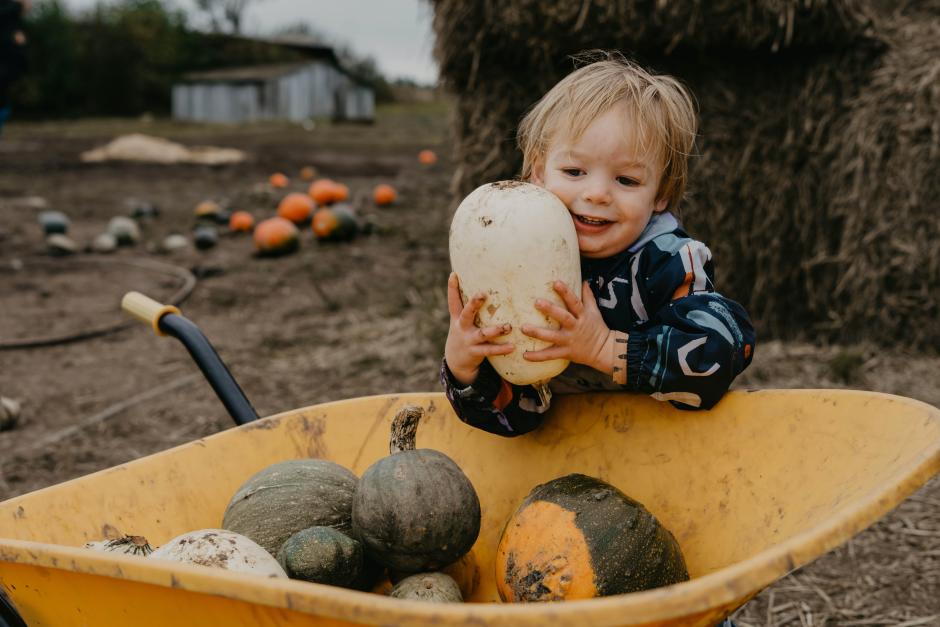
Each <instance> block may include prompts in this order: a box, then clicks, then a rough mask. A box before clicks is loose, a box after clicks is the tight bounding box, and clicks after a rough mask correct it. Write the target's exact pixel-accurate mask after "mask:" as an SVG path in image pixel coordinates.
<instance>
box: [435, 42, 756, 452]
mask: <svg viewBox="0 0 940 627" xmlns="http://www.w3.org/2000/svg"><path fill="white" fill-rule="evenodd" d="M695 134H696V114H695V106H694V104H693V101H692V98H691V96H690V95H689V93H688V92H687V91H686V89H685V88H684V87H683V86H682V85H681V84H680V83H679V82H678V81H676V80H675V79H673V78H671V77H668V76H663V75H653V74H650V73H649V72H647V71H645V70H643V69H642V68H640V67H639V66H637V65H636V64H634V63H632V62H629V61H627V60H625V59H623V58H620V57H613V58H608V59H606V60H601V61H597V62H594V63H591V64H589V65H585V66H583V67H581V68H580V69H577V70H575V71H574V72H572V73H571V74H569V75H568V76H567V77H565V78H564V79H562V80H561V81H560V82H559V83H558V84H557V85H555V86H554V87H553V88H552V89H551V90H550V91H549V92H548V93H547V94H546V95H545V96H544V97H543V98H542V99H541V100H540V101H539V102H538V103H536V104H535V105H534V107H533V108H532V109H531V110H530V111H529V112H528V114H527V115H526V116H525V118H524V119H523V120H522V123H521V125H520V128H519V146H520V148H521V149H522V152H523V169H522V178H523V179H524V180H527V181H529V182H531V183H535V184H537V185H541V186H543V187H545V188H546V189H548V190H550V191H551V192H553V193H554V194H555V195H557V196H558V197H559V198H560V199H561V200H562V202H564V204H565V206H566V207H567V208H568V210H569V211H570V212H571V218H572V220H573V221H574V226H575V230H576V231H577V235H578V247H579V249H580V251H581V275H582V279H583V281H584V282H583V284H582V286H581V288H582V289H581V293H580V294H575V293H572V292H571V290H569V289H568V287H567V286H566V285H565V284H564V283H562V282H561V281H558V282H556V283H555V285H554V288H555V291H556V292H557V293H558V294H559V296H560V297H561V298H562V300H563V302H564V303H565V307H560V306H557V305H554V304H552V303H549V302H547V301H542V300H539V301H536V302H535V303H534V304H533V305H534V307H535V308H536V309H538V310H539V311H540V312H542V313H544V314H545V315H547V316H549V317H551V318H552V319H554V320H556V321H557V322H558V323H560V328H559V329H557V330H552V329H549V328H540V327H533V326H529V325H526V326H523V327H522V329H521V331H522V332H523V333H524V334H525V335H528V336H530V337H533V338H538V339H541V340H545V341H547V342H550V343H551V346H549V347H548V348H545V349H543V350H538V351H532V352H527V353H526V354H525V355H524V357H525V358H526V359H528V360H531V361H545V360H549V359H561V358H563V359H568V360H570V362H571V363H570V365H569V367H568V368H567V369H566V370H565V371H564V372H563V373H561V374H560V375H558V376H557V377H555V378H554V379H552V381H551V382H550V383H549V390H550V391H551V392H555V393H572V392H582V391H589V390H619V391H636V392H643V393H646V394H649V395H650V396H652V397H653V398H656V399H659V400H663V401H670V402H671V403H672V404H673V405H675V406H676V407H680V408H687V409H691V408H696V409H708V408H710V407H712V406H713V405H715V403H717V402H718V400H719V399H720V398H721V397H722V395H723V394H724V393H725V392H726V391H727V389H728V387H729V386H730V385H731V382H732V381H733V380H734V378H735V377H736V376H737V375H738V374H739V373H741V372H742V371H743V370H744V369H745V368H746V367H747V366H748V364H749V363H750V362H751V357H752V356H753V352H754V340H755V334H754V329H753V327H752V326H751V322H750V320H749V318H748V315H747V313H746V312H745V311H744V309H743V308H742V307H741V305H739V304H738V303H736V302H734V301H732V300H729V299H727V298H725V297H723V296H721V295H720V294H719V293H717V292H716V291H715V287H714V285H713V282H712V281H713V272H712V263H711V252H710V251H709V249H708V248H707V247H706V246H705V244H703V243H701V242H698V241H696V240H694V239H691V238H690V237H689V236H688V235H687V234H686V232H685V231H684V230H682V227H681V226H680V225H679V222H678V220H677V218H676V211H677V210H678V207H679V203H680V201H681V200H682V197H683V194H684V192H685V187H686V177H687V173H688V162H687V160H688V155H689V153H690V152H691V150H692V147H693V144H694V140H695ZM447 299H448V308H449V310H450V330H449V332H448V336H447V343H446V346H445V351H444V361H443V365H442V368H441V381H442V383H443V385H444V389H445V392H446V394H447V397H448V398H449V399H450V402H451V404H452V405H453V407H454V410H455V411H456V413H457V415H458V416H459V417H460V418H461V420H463V421H464V422H467V423H468V424H470V425H473V426H475V427H478V428H480V429H485V430H486V431H489V432H491V433H496V434H499V435H505V436H515V435H520V434H523V433H526V432H528V431H531V430H532V429H535V428H536V427H537V426H538V425H539V424H540V423H541V420H542V418H543V416H544V413H545V411H546V410H547V409H548V407H549V403H550V398H551V395H550V394H547V395H546V394H542V395H540V394H538V393H536V390H535V389H534V388H533V387H532V386H516V385H511V384H509V383H508V382H506V381H504V380H502V379H501V378H500V377H499V375H498V374H497V373H496V371H495V370H494V369H493V367H492V366H491V365H490V363H489V362H488V361H487V360H486V359H485V358H486V357H487V356H489V355H504V354H508V353H510V352H512V351H513V350H514V349H515V347H514V346H513V345H511V344H508V343H503V344H499V343H496V342H495V341H494V340H498V339H499V338H500V337H501V336H502V335H505V334H506V333H508V332H509V331H510V328H509V326H508V325H502V326H489V327H484V328H477V327H476V326H474V318H475V317H476V315H477V312H479V311H480V308H481V307H482V306H483V304H484V302H485V295H484V294H476V295H474V296H473V297H472V298H470V300H469V301H468V302H467V304H466V305H464V304H462V302H461V298H460V292H459V289H458V283H457V277H456V275H455V274H453V273H452V274H451V276H450V279H449V281H448V285H447Z"/></svg>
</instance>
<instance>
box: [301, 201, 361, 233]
mask: <svg viewBox="0 0 940 627" xmlns="http://www.w3.org/2000/svg"><path fill="white" fill-rule="evenodd" d="M311 228H312V229H313V234H314V235H316V237H317V239H318V240H321V241H326V242H338V241H347V240H351V239H352V238H353V237H355V235H356V233H357V232H358V231H359V221H358V220H357V219H356V215H355V214H354V213H353V212H352V209H351V208H350V207H349V206H348V205H345V204H338V205H333V206H331V207H321V208H320V209H317V210H316V212H315V213H314V214H313V221H312V224H311Z"/></svg>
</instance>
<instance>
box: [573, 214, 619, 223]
mask: <svg viewBox="0 0 940 627" xmlns="http://www.w3.org/2000/svg"><path fill="white" fill-rule="evenodd" d="M571 216H572V217H573V218H574V220H575V222H580V223H581V224H585V225H587V226H605V225H608V224H610V223H611V221H610V220H604V219H603V218H592V217H590V216H582V215H579V214H577V213H573V212H572V214H571Z"/></svg>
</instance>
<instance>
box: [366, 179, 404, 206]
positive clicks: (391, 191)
mask: <svg viewBox="0 0 940 627" xmlns="http://www.w3.org/2000/svg"><path fill="white" fill-rule="evenodd" d="M397 198H398V192H396V191H395V188H394V187H392V186H391V185H389V184H387V183H380V184H378V185H376V186H375V189H373V190H372V200H373V201H374V202H375V204H376V205H378V206H379V207H385V206H386V205H390V204H392V203H393V202H395V200H396V199H397Z"/></svg>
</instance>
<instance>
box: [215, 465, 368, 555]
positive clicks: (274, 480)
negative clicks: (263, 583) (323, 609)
mask: <svg viewBox="0 0 940 627" xmlns="http://www.w3.org/2000/svg"><path fill="white" fill-rule="evenodd" d="M357 483H358V479H357V478H356V475H354V474H353V473H352V472H350V471H349V470H347V469H346V468H344V467H342V466H340V465H339V464H337V463H334V462H331V461H328V460H325V459H295V460H289V461H284V462H279V463H277V464H273V465H271V466H268V467H267V468H264V469H263V470H261V471H259V472H258V473H256V474H255V475H253V476H252V477H250V478H249V479H248V480H247V481H246V482H245V483H244V484H242V486H241V487H240V488H239V489H238V491H237V492H235V495H234V496H232V500H231V502H229V504H228V507H227V508H226V509H225V516H224V518H223V519H222V528H223V529H228V530H229V531H234V532H236V533H240V534H242V535H244V536H248V537H249V538H251V539H252V540H254V541H255V542H257V543H258V544H260V545H261V546H262V547H264V549H265V550H266V551H267V552H268V553H270V554H271V555H277V552H278V550H279V549H280V548H281V545H282V544H283V543H284V542H285V541H286V540H287V539H288V538H289V537H290V536H292V535H293V534H295V533H297V532H298V531H301V530H303V529H307V528H309V527H318V526H319V527H332V528H334V529H338V530H340V531H348V530H349V529H350V517H351V515H352V498H353V494H355V492H356V485H357Z"/></svg>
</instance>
